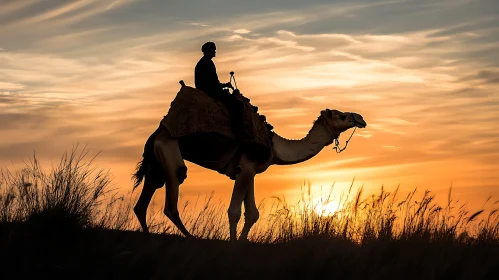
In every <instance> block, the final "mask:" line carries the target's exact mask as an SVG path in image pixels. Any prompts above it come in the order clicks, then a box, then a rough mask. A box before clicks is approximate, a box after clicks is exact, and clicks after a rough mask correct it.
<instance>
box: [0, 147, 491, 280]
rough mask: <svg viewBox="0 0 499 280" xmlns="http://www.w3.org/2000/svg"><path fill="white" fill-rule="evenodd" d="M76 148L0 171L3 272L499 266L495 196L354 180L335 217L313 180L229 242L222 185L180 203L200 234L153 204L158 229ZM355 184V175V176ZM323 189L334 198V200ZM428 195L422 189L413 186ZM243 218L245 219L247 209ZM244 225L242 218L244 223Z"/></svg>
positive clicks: (372, 272)
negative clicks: (465, 199)
mask: <svg viewBox="0 0 499 280" xmlns="http://www.w3.org/2000/svg"><path fill="white" fill-rule="evenodd" d="M87 158H88V151H85V149H83V151H80V152H78V149H77V147H76V148H74V149H73V150H71V151H70V152H69V153H65V154H63V156H62V158H61V161H60V163H59V165H57V166H54V167H52V170H51V171H50V172H45V171H44V170H42V168H41V167H40V164H39V162H38V161H37V160H36V157H34V158H33V159H32V160H30V162H29V163H27V164H26V167H25V168H23V169H21V170H17V171H10V170H8V169H5V170H2V173H1V176H0V240H1V241H0V266H3V268H2V269H1V270H0V278H2V279H14V278H15V279H22V278H28V277H33V276H37V277H39V278H40V277H41V278H48V277H50V278H67V277H70V278H86V279H94V278H99V279H100V278H113V279H149V278H150V277H152V276H154V275H156V276H158V277H159V276H161V277H167V278H169V279H198V278H203V279H204V278H206V277H208V276H215V277H218V278H222V279H249V278H252V279H254V278H259V279H262V278H264V279H274V278H289V277H293V278H301V279H322V278H328V279H329V278H335V277H336V278H366V277H368V278H370V279H387V278H388V279H401V278H404V279H422V278H424V279H441V278H448V277H452V278H457V279H493V278H497V277H498V276H499V242H498V241H499V211H498V204H499V202H498V201H496V202H492V201H487V203H489V204H490V205H489V206H488V208H490V209H488V208H487V209H485V208H484V209H482V210H480V211H477V212H472V213H469V212H468V211H467V210H466V208H465V206H464V205H458V203H457V202H455V201H453V199H452V188H451V189H449V195H448V199H447V200H448V202H447V203H446V204H445V205H439V204H438V203H436V202H435V197H434V194H432V193H431V192H429V191H425V192H423V194H422V195H419V194H418V192H417V190H416V189H415V190H413V191H412V192H410V193H409V194H408V195H406V196H403V197H399V196H400V195H398V189H397V190H395V191H394V192H387V191H385V190H384V188H383V187H381V189H380V191H379V192H378V193H377V194H372V195H368V196H365V195H364V193H363V189H362V188H360V189H359V190H358V191H356V192H353V191H352V190H353V187H350V190H349V191H348V192H347V193H345V194H343V195H342V196H340V197H339V198H338V199H337V200H336V201H335V203H337V204H338V205H339V207H338V210H337V211H336V212H334V213H333V214H332V215H327V216H326V215H323V214H321V213H317V211H315V210H314V209H316V206H317V205H316V204H317V200H316V199H314V198H313V197H312V195H311V189H310V185H304V186H302V197H301V199H300V201H299V202H298V203H296V204H290V203H288V202H287V201H286V198H285V197H270V198H267V199H265V200H263V201H262V202H261V203H260V204H259V210H260V213H261V218H260V220H259V221H258V222H257V224H256V225H255V226H254V228H253V229H252V232H251V234H250V240H251V241H252V242H251V243H249V244H231V243H229V242H227V240H228V219H227V214H226V209H227V208H226V206H225V205H223V203H221V202H220V201H215V199H214V195H213V194H212V195H210V196H207V197H206V198H204V199H201V198H198V199H197V200H196V201H194V202H191V201H186V202H185V203H184V204H183V205H181V209H180V210H181V217H182V219H183V220H184V222H185V224H186V227H187V228H188V229H189V230H190V231H191V232H192V233H193V234H194V235H195V236H196V237H198V239H196V240H185V239H184V238H182V237H181V236H178V234H179V233H178V231H177V230H176V228H174V227H173V226H172V224H171V223H170V222H169V221H167V219H166V218H165V217H164V215H163V214H162V209H161V207H158V206H155V205H152V206H151V210H150V211H149V214H148V224H149V226H150V229H151V231H152V232H153V233H154V234H152V235H144V234H142V233H141V232H138V231H139V227H138V225H137V221H136V219H135V217H134V216H133V214H132V211H131V210H132V207H133V203H134V202H135V201H136V199H137V195H138V193H137V192H136V193H128V194H126V195H119V192H118V190H117V189H113V188H112V184H111V181H112V180H111V176H110V173H109V172H107V171H105V170H103V169H99V168H97V167H96V166H95V164H94V160H95V157H93V158H90V159H89V160H87ZM352 186H353V182H352ZM333 189H334V186H333V187H332V188H331V192H330V195H327V196H324V197H322V198H320V199H321V200H322V204H328V203H329V202H330V201H331V200H333V199H334V198H332V197H331V193H332V191H333ZM418 195H419V196H420V197H419V198H417V196H418ZM242 220H243V219H242ZM240 226H241V225H240Z"/></svg>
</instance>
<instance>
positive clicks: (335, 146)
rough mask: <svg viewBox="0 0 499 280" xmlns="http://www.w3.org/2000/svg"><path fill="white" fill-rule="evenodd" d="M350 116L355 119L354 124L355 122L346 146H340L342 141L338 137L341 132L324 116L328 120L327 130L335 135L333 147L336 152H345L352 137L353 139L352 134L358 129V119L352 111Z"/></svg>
mask: <svg viewBox="0 0 499 280" xmlns="http://www.w3.org/2000/svg"><path fill="white" fill-rule="evenodd" d="M350 116H351V117H352V119H353V124H354V129H353V131H352V134H351V135H350V137H349V138H348V140H347V141H346V142H345V147H343V148H340V141H339V140H338V137H339V136H340V133H338V132H336V131H335V130H334V129H333V126H332V125H331V123H330V122H329V120H328V119H327V118H326V117H324V116H322V117H323V118H324V120H325V121H326V130H327V131H328V132H329V134H330V135H331V136H332V137H333V139H334V140H333V141H334V147H333V150H335V151H336V153H338V154H339V153H341V152H343V151H344V150H345V149H346V148H347V146H348V142H350V139H352V136H353V134H354V133H355V130H357V124H358V123H357V121H356V120H355V117H354V115H353V113H350Z"/></svg>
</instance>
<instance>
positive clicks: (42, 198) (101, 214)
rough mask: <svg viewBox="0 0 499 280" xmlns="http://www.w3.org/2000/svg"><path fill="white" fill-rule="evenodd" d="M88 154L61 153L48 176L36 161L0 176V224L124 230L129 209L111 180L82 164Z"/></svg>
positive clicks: (6, 170)
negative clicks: (113, 187)
mask: <svg viewBox="0 0 499 280" xmlns="http://www.w3.org/2000/svg"><path fill="white" fill-rule="evenodd" d="M87 157H88V151H87V150H86V149H85V148H84V149H82V150H81V151H80V152H78V146H76V147H74V148H73V149H72V150H71V152H70V153H67V152H66V153H64V154H63V155H62V158H61V161H60V163H59V164H58V165H57V166H53V167H52V170H51V171H50V172H48V173H47V172H45V171H43V170H42V168H41V166H40V163H39V162H38V160H37V159H36V156H34V157H33V159H30V161H29V162H28V163H25V165H26V166H25V167H24V168H22V169H20V170H17V171H13V172H12V171H10V170H9V169H8V168H6V169H2V171H1V176H0V223H3V224H5V223H19V222H27V223H35V224H38V225H43V226H53V227H55V228H60V227H72V228H75V229H82V228H89V227H106V228H113V229H125V228H127V227H128V226H129V222H130V220H131V219H130V218H131V217H130V215H129V214H128V215H127V213H130V209H129V208H130V206H129V205H128V204H126V203H123V201H124V199H125V197H124V196H118V195H117V192H116V191H115V190H113V189H112V188H111V176H110V173H109V172H106V171H105V170H104V169H99V168H97V167H96V166H95V164H94V160H95V157H93V158H91V159H90V160H88V161H87Z"/></svg>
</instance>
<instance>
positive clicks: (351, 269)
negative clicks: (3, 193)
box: [0, 223, 499, 279]
mask: <svg viewBox="0 0 499 280" xmlns="http://www.w3.org/2000/svg"><path fill="white" fill-rule="evenodd" d="M0 233H1V236H0V238H1V247H0V252H1V253H0V257H1V262H0V266H2V267H3V269H2V270H1V273H2V274H3V275H0V278H1V279H28V278H29V279H32V278H34V277H36V278H37V279H48V278H50V279H151V278H152V277H153V276H156V277H158V276H159V277H160V278H155V279H207V278H212V279H499V244H489V245H487V246H484V245H476V246H470V245H468V246H464V245H456V244H454V243H453V242H449V243H442V242H439V243H428V242H423V241H379V240H378V241H373V242H372V243H368V244H364V245H362V246H359V245H356V244H354V243H352V242H351V241H344V240H337V239H336V240H331V239H328V238H321V237H310V238H307V239H302V240H294V241H289V242H284V243H278V244H253V243H237V244H232V243H229V242H228V241H220V240H199V239H197V240H186V239H184V238H183V237H180V236H175V235H159V234H151V235H146V234H143V233H141V232H133V231H113V230H105V229H83V230H82V229H77V228H75V229H71V228H69V229H67V228H66V229H57V228H39V227H37V228H33V227H30V226H28V225H26V224H23V223H18V224H5V223H4V224H2V225H0Z"/></svg>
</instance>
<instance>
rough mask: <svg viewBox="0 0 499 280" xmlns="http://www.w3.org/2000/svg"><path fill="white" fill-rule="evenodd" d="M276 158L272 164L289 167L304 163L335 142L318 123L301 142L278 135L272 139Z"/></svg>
mask: <svg viewBox="0 0 499 280" xmlns="http://www.w3.org/2000/svg"><path fill="white" fill-rule="evenodd" d="M272 142H273V152H274V158H273V161H272V164H277V165H288V164H296V163H300V162H304V161H306V160H308V159H310V158H312V157H313V156H315V155H316V154H318V153H319V152H320V151H321V150H322V149H323V148H324V147H325V146H327V145H329V144H331V143H332V142H333V137H332V136H331V134H330V133H329V132H328V131H327V130H326V128H325V127H324V126H323V125H322V124H320V123H319V122H316V123H315V124H314V126H313V127H312V129H311V130H310V132H309V133H308V134H307V136H305V138H303V139H301V140H288V139H285V138H283V137H281V136H279V135H277V134H274V137H273V138H272Z"/></svg>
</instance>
